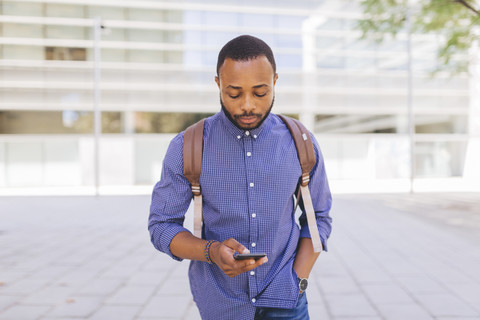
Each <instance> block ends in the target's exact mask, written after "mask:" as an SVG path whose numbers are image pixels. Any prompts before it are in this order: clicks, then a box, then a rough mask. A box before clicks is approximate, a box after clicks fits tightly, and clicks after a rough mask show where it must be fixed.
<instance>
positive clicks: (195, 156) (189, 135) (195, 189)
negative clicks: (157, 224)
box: [183, 115, 322, 252]
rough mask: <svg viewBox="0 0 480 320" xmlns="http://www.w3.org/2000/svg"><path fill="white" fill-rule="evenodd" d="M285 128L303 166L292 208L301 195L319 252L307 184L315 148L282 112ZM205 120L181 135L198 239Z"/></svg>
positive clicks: (303, 131)
mask: <svg viewBox="0 0 480 320" xmlns="http://www.w3.org/2000/svg"><path fill="white" fill-rule="evenodd" d="M278 116H279V117H280V118H281V119H282V121H283V122H284V123H285V124H286V126H287V127H288V129H289V131H290V134H291V135H292V137H293V140H294V141H295V146H296V148H297V154H298V158H299V161H300V166H301V168H302V177H301V180H300V186H299V190H298V193H297V196H296V198H297V201H296V205H295V210H296V208H297V206H298V203H299V201H300V198H301V197H303V204H304V208H305V211H306V214H307V222H308V229H309V230H310V236H311V238H312V243H313V251H314V252H321V251H322V244H321V242H320V235H319V233H318V228H317V221H316V219H315V211H314V209H313V204H312V199H311V197H310V190H309V189H308V183H309V182H310V171H311V170H312V168H313V166H314V165H315V162H316V159H315V151H314V149H313V142H312V140H311V139H310V134H309V132H308V130H307V129H306V128H305V127H304V126H303V125H302V124H301V123H300V121H298V120H295V119H293V118H289V117H286V116H283V115H278ZM204 122H205V119H202V120H200V121H199V122H197V123H195V124H193V125H191V126H190V127H188V128H187V129H186V130H185V133H184V136H183V175H184V176H185V178H187V180H188V181H189V182H190V185H191V188H192V193H193V202H194V211H193V212H194V228H193V230H194V233H193V234H194V235H195V236H196V237H199V238H201V237H202V236H201V235H202V222H203V209H202V202H203V201H202V190H201V187H200V174H201V170H202V156H203V128H204Z"/></svg>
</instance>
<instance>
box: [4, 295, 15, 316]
mask: <svg viewBox="0 0 480 320" xmlns="http://www.w3.org/2000/svg"><path fill="white" fill-rule="evenodd" d="M18 299H19V297H18V296H4V295H0V312H1V311H2V310H4V309H6V308H8V307H10V306H12V305H13V304H14V303H15V302H17V301H18ZM0 314H1V313H0Z"/></svg>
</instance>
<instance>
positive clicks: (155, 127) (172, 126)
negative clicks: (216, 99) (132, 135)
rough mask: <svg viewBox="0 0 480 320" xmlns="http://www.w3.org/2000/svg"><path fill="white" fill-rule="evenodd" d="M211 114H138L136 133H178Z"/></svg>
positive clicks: (136, 116) (136, 115) (136, 117)
mask: <svg viewBox="0 0 480 320" xmlns="http://www.w3.org/2000/svg"><path fill="white" fill-rule="evenodd" d="M211 115H212V114H211V113H166V112H165V113H164V112H162V113H161V112H136V114H135V132H136V133H178V132H181V131H183V130H185V129H186V128H187V127H189V126H190V125H192V124H194V123H195V122H197V121H199V120H201V119H203V118H205V117H209V116H211Z"/></svg>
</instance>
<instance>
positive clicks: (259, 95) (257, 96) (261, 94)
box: [255, 92, 267, 98]
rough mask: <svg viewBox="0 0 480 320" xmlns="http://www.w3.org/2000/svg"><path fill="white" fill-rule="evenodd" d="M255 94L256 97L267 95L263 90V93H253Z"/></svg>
mask: <svg viewBox="0 0 480 320" xmlns="http://www.w3.org/2000/svg"><path fill="white" fill-rule="evenodd" d="M255 95H256V96H257V97H260V98H261V97H265V96H266V95H267V93H266V92H265V93H264V94H258V93H255Z"/></svg>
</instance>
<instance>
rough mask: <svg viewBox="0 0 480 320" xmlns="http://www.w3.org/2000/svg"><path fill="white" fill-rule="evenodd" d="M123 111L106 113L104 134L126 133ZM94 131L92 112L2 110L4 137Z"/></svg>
mask: <svg viewBox="0 0 480 320" xmlns="http://www.w3.org/2000/svg"><path fill="white" fill-rule="evenodd" d="M123 128H124V123H123V114H122V113H121V112H102V132H103V133H122V132H123V131H124V130H123ZM92 132H93V112H90V111H74V110H65V111H10V110H4V111H0V134H85V133H88V134H90V133H92Z"/></svg>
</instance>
